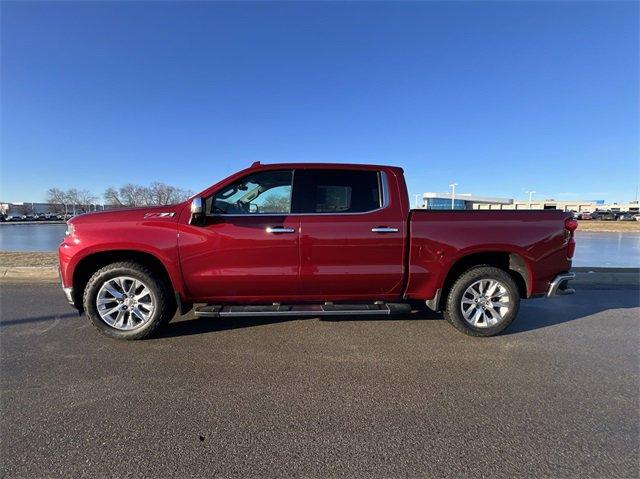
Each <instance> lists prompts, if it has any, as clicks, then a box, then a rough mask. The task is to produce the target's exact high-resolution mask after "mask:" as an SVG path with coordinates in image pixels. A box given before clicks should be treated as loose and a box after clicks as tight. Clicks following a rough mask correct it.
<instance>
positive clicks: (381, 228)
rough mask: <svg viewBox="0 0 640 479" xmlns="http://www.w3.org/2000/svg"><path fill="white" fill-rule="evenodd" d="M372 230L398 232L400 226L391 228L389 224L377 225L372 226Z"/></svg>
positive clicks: (375, 231) (376, 231)
mask: <svg viewBox="0 0 640 479" xmlns="http://www.w3.org/2000/svg"><path fill="white" fill-rule="evenodd" d="M371 231H372V232H374V233H397V232H398V228H389V227H388V226H376V227H375V228H371Z"/></svg>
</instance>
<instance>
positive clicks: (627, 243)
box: [0, 223, 640, 268]
mask: <svg viewBox="0 0 640 479" xmlns="http://www.w3.org/2000/svg"><path fill="white" fill-rule="evenodd" d="M66 228H67V227H66V225H65V224H28V223H18V224H8V223H0V251H56V250H57V248H58V245H59V244H60V242H61V241H62V238H64V232H65V230H66ZM576 242H577V245H576V254H575V257H574V260H573V265H574V266H594V267H616V268H625V267H627V268H629V267H634V268H638V267H640V233H637V232H625V233H605V232H581V231H579V230H578V233H577V237H576Z"/></svg>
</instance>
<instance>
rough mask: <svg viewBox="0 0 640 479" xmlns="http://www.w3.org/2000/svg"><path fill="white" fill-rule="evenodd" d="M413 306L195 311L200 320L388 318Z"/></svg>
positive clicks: (211, 306) (328, 305)
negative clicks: (329, 317)
mask: <svg viewBox="0 0 640 479" xmlns="http://www.w3.org/2000/svg"><path fill="white" fill-rule="evenodd" d="M410 312H411V306H410V305H408V304H406V303H381V304H332V303H326V304H300V305H280V304H274V305H265V306H249V305H247V306H222V305H214V304H208V305H206V306H201V307H198V308H196V309H195V315H196V317H199V318H218V317H221V318H240V317H248V316H250V317H258V316H355V315H369V316H387V315H391V314H407V313H410Z"/></svg>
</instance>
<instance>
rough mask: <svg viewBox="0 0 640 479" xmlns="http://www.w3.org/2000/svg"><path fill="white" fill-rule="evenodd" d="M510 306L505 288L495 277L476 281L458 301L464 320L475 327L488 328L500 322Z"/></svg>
mask: <svg viewBox="0 0 640 479" xmlns="http://www.w3.org/2000/svg"><path fill="white" fill-rule="evenodd" d="M510 306H511V305H510V298H509V292H508V291H507V288H506V287H505V286H504V284H502V283H501V282H500V281H496V280H495V279H481V280H480V281H476V282H475V283H473V284H472V285H471V286H469V287H468V288H467V289H466V291H465V292H464V294H463V295H462V300H461V301H460V307H461V308H462V315H463V316H464V319H465V321H466V322H467V323H469V324H470V325H471V326H474V327H476V328H490V327H492V326H495V325H497V324H498V323H500V322H502V321H503V320H504V319H505V316H506V315H507V313H508V312H509V309H510Z"/></svg>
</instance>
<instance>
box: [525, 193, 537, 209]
mask: <svg viewBox="0 0 640 479" xmlns="http://www.w3.org/2000/svg"><path fill="white" fill-rule="evenodd" d="M525 193H529V209H531V198H532V197H533V194H534V193H535V191H525Z"/></svg>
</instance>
